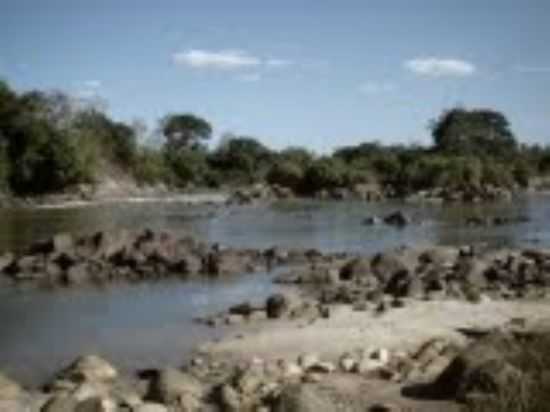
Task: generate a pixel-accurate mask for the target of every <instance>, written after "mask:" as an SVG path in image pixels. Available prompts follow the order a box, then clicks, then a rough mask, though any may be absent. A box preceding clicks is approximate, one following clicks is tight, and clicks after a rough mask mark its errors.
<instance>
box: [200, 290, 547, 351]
mask: <svg viewBox="0 0 550 412" xmlns="http://www.w3.org/2000/svg"><path fill="white" fill-rule="evenodd" d="M332 309H333V310H332V311H331V316H330V318H329V319H322V318H317V319H316V320H315V321H313V322H310V321H308V320H307V319H297V320H289V319H279V320H272V321H266V322H263V323H262V324H260V325H251V326H248V325H246V324H244V325H242V326H239V327H238V328H235V329H234V330H233V332H232V333H231V334H230V336H228V337H227V338H226V339H224V340H222V341H220V342H215V343H208V344H206V345H205V346H204V348H203V349H207V350H208V351H209V352H211V353H217V354H223V355H224V356H229V357H237V358H239V357H242V358H245V359H246V358H248V359H249V358H250V357H251V356H258V357H261V358H266V359H270V358H271V359H273V358H287V359H292V358H296V357H297V356H298V355H300V354H303V353H315V354H318V355H320V356H321V357H323V358H326V359H327V360H333V361H334V360H335V359H337V358H338V357H339V356H341V355H342V354H343V353H345V352H347V351H353V350H361V349H367V350H368V349H376V348H388V349H391V350H396V351H408V350H414V349H415V348H417V347H418V346H419V345H421V344H422V343H423V342H426V341H428V340H430V339H433V338H438V337H440V338H444V339H446V340H448V341H451V342H454V343H457V344H459V345H462V344H464V343H465V341H466V338H465V336H464V334H463V333H461V332H460V331H459V329H489V328H495V327H498V326H502V325H504V324H506V323H508V322H510V320H512V319H514V318H525V319H528V320H529V321H530V322H537V321H543V320H544V319H548V318H550V305H548V302H546V301H537V302H535V301H533V302H529V301H483V302H481V303H478V304H472V303H469V302H464V301H458V300H457V301H452V300H445V301H429V302H423V301H415V300H411V301H408V302H407V303H406V306H405V307H403V308H399V309H392V310H390V311H388V312H387V313H385V314H383V315H380V316H376V315H374V314H373V313H371V312H355V311H353V309H352V308H351V307H350V306H349V305H341V306H335V307H333V308H332Z"/></svg>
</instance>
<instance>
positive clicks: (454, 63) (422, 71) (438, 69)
mask: <svg viewBox="0 0 550 412" xmlns="http://www.w3.org/2000/svg"><path fill="white" fill-rule="evenodd" d="M404 66H405V68H406V69H407V70H409V71H411V72H413V73H415V74H417V75H419V76H426V77H466V76H471V75H473V74H474V73H475V72H476V67H475V65H474V64H473V63H470V62H468V61H465V60H459V59H442V58H437V57H427V58H417V59H411V60H407V61H406V62H405V63H404Z"/></svg>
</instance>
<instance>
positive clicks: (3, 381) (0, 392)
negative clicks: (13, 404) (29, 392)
mask: <svg viewBox="0 0 550 412" xmlns="http://www.w3.org/2000/svg"><path fill="white" fill-rule="evenodd" d="M22 392H23V390H22V389H21V387H20V386H19V384H17V383H16V382H14V381H12V380H11V379H9V378H8V377H6V376H5V375H3V374H2V373H0V399H15V398H17V397H18V396H20V395H21V394H22Z"/></svg>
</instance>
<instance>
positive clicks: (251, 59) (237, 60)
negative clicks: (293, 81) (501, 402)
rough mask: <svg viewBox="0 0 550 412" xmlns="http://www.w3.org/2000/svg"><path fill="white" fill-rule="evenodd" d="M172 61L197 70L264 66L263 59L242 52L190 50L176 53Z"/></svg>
mask: <svg viewBox="0 0 550 412" xmlns="http://www.w3.org/2000/svg"><path fill="white" fill-rule="evenodd" d="M172 60H173V61H174V63H175V64H177V65H182V66H188V67H193V68H196V69H205V68H210V69H220V70H234V69H239V68H243V67H254V66H260V65H261V64H262V61H261V59H259V58H258V57H256V56H252V55H250V54H248V53H247V52H244V51H242V50H220V51H208V50H199V49H190V50H187V51H184V52H178V53H174V54H173V55H172Z"/></svg>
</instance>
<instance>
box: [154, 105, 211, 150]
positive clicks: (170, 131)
mask: <svg viewBox="0 0 550 412" xmlns="http://www.w3.org/2000/svg"><path fill="white" fill-rule="evenodd" d="M161 129H162V134H163V135H164V137H165V138H166V148H167V149H168V150H180V149H182V148H194V147H195V146H197V145H200V143H201V141H202V140H208V139H210V137H211V136H212V126H210V123H208V122H207V121H206V120H204V119H202V118H200V117H197V116H194V115H192V114H171V115H168V116H166V117H165V118H164V119H163V120H162V122H161Z"/></svg>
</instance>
